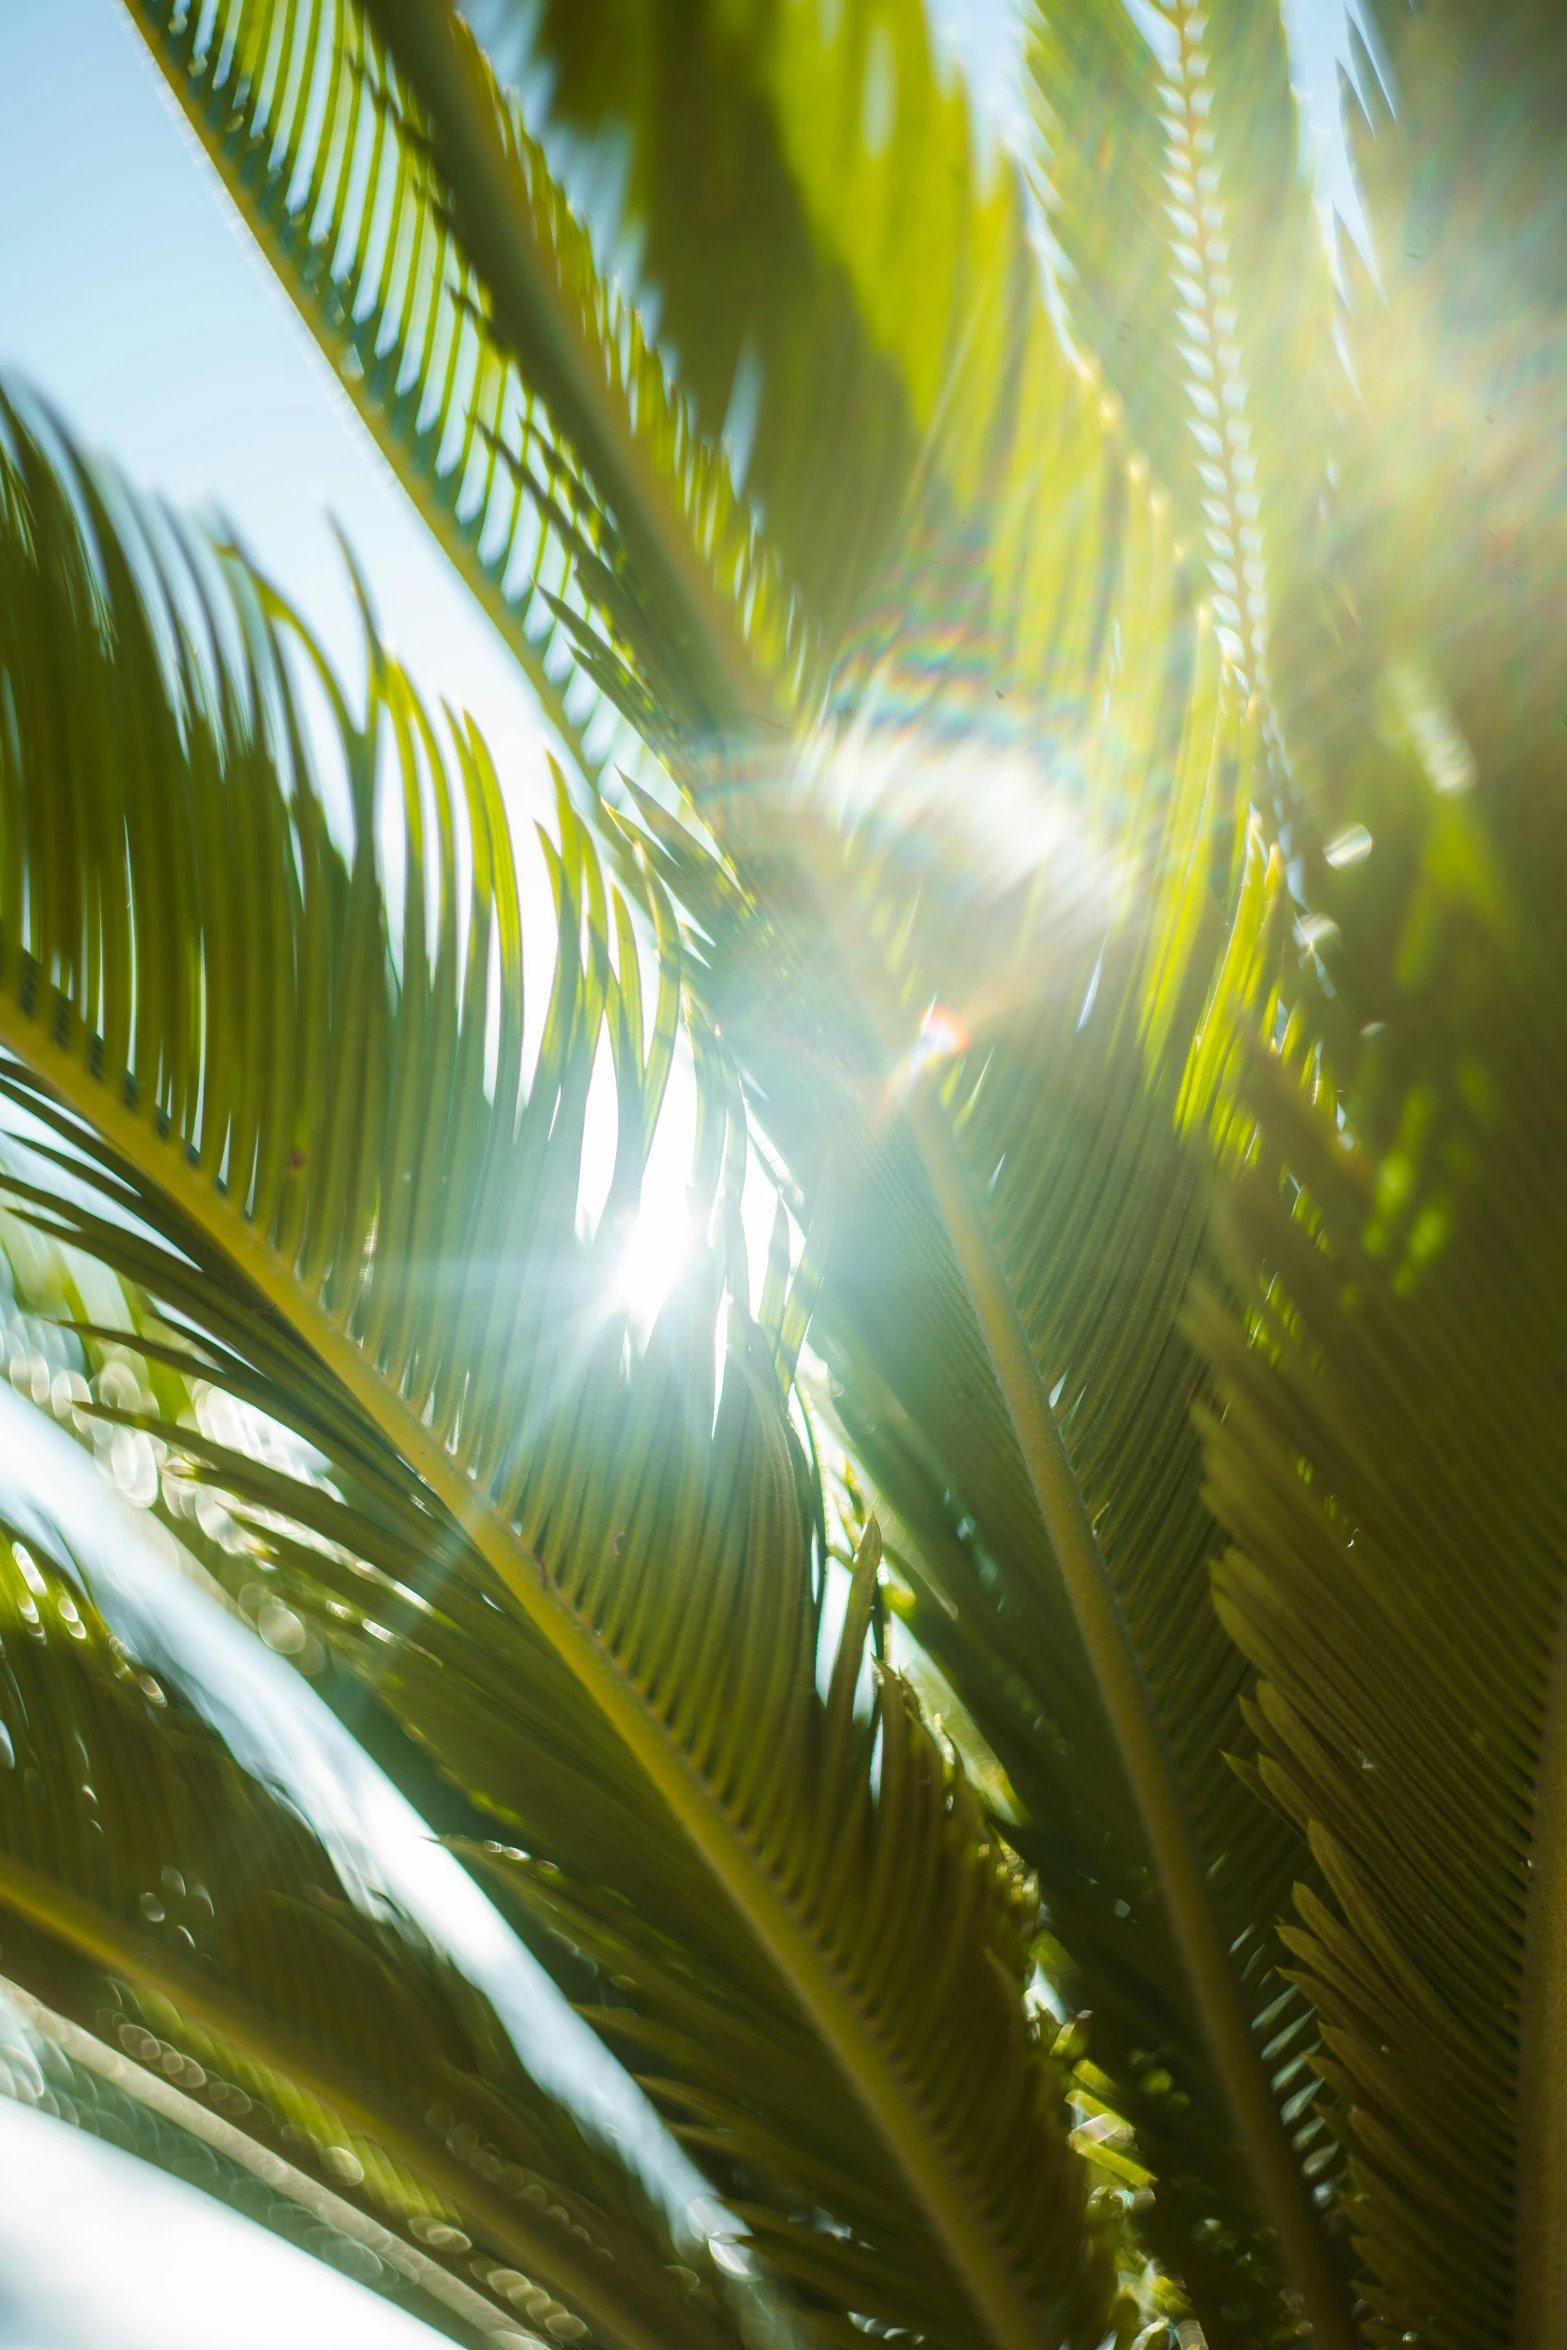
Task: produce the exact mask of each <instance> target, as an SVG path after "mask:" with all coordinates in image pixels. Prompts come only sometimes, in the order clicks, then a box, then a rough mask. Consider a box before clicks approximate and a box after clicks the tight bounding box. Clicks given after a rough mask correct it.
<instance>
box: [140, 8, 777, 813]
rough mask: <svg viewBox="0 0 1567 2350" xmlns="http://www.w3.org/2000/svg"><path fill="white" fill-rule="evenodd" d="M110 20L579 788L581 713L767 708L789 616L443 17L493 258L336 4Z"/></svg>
mask: <svg viewBox="0 0 1567 2350" xmlns="http://www.w3.org/2000/svg"><path fill="white" fill-rule="evenodd" d="M131 14H132V17H133V20H134V21H135V22H136V24H137V26H138V28H139V29H140V30H141V31H142V33H143V35H144V37H145V38H146V39H147V41H148V43H149V46H150V47H151V49H152V52H153V55H154V56H155V58H156V59H157V61H158V63H159V65H160V67H161V68H162V70H163V72H164V75H165V77H166V79H167V81H168V83H169V86H170V88H171V90H172V91H173V93H174V95H175V97H176V98H177V99H178V100H179V102H180V104H181V106H182V107H183V108H184V110H185V112H186V114H187V116H188V118H189V120H190V122H191V124H192V126H193V128H194V129H195V131H196V133H197V135H198V136H199V137H200V139H201V140H202V143H203V145H204V147H205V148H206V151H207V153H208V155H209V156H210V157H211V159H212V161H213V163H214V164H215V166H216V167H217V169H218V171H219V173H220V174H221V176H222V179H223V182H224V185H225V187H226V188H227V189H228V191H229V193H230V195H231V196H232V197H233V199H234V201H235V203H236V204H237V205H238V207H239V209H240V211H241V214H242V215H243V217H244V219H245V220H246V223H247V225H248V226H249V227H250V228H251V229H252V230H253V231H254V233H255V234H256V235H257V237H258V238H259V239H260V240H261V242H262V245H263V247H264V249H265V250H266V251H267V253H268V254H269V256H270V257H271V258H272V259H273V261H274V263H275V265H276V266H277V267H278V269H279V271H280V273H281V275H282V278H283V282H284V284H285V285H286V286H287V287H288V289H289V291H290V293H291V294H292V295H293V297H294V300H295V302H296V304H297V305H298V307H299V310H300V313H301V316H302V317H303V319H304V321H305V323H306V325H307V326H308V327H309V328H310V330H311V332H312V333H313V334H314V336H315V337H316V339H317V341H318V342H319V343H320V345H321V347H322V350H323V351H324V353H325V355H326V357H327V359H328V361H329V362H330V363H331V365H332V366H333V369H334V371H335V373H336V374H337V377H338V380H339V381H340V382H341V383H342V385H343V386H344V389H345V390H346V391H347V393H348V395H349V397H350V398H351V399H352V401H353V402H354V405H355V407H356V409H357V410H358V412H359V414H360V416H361V417H362V419H363V420H364V422H365V423H366V424H367V426H368V427H369V429H370V431H371V432H372V433H373V434H374V436H375V438H376V440H377V442H378V444H379V446H380V448H381V450H382V453H383V454H384V455H385V457H386V458H387V460H388V462H389V463H390V464H391V466H392V468H393V471H394V472H395V473H396V474H397V475H398V477H399V478H400V479H401V480H402V481H403V482H404V484H405V486H406V487H407V489H408V490H409V492H410V494H411V496H412V497H413V498H414V501H415V503H416V504H417V506H418V508H419V510H420V512H421V513H422V514H423V516H424V518H425V520H426V521H427V522H428V523H429V524H430V526H431V528H432V529H433V531H434V533H435V535H436V537H437V539H438V541H439V542H440V544H441V545H442V547H443V548H444V549H445V550H446V552H447V553H448V554H449V555H451V556H452V557H453V559H454V560H455V562H456V563H457V565H458V568H459V569H460V571H461V572H462V574H463V576H464V578H465V579H466V580H467V582H468V584H469V585H470V587H472V588H473V590H474V592H475V593H476V594H477V595H478V597H479V599H480V601H481V603H482V604H483V606H484V609H485V610H486V611H487V612H488V614H489V616H490V618H491V619H492V620H493V621H494V622H495V623H496V625H497V626H498V627H499V629H500V631H501V633H502V635H503V636H504V637H505V639H506V641H507V642H508V644H510V646H511V647H512V649H513V651H514V652H516V653H517V655H518V657H519V659H520V660H521V661H522V663H523V666H524V668H525V669H526V671H527V674H528V676H529V678H530V679H531V681H532V683H533V685H534V687H535V689H536V690H537V691H538V693H539V695H540V698H541V701H542V703H543V706H544V709H545V712H546V715H547V716H548V717H549V718H550V720H551V721H552V723H553V724H554V725H555V726H556V728H557V730H558V731H559V732H560V733H561V735H562V737H563V739H564V740H565V741H566V743H567V744H568V746H569V747H570V748H571V750H572V752H573V755H574V756H575V757H577V758H578V760H579V762H580V763H581V764H582V766H583V767H584V770H585V772H587V773H588V774H590V775H591V774H594V773H596V772H597V768H598V765H599V762H600V761H601V759H602V757H603V756H604V753H605V751H606V749H607V748H608V744H607V743H606V741H605V739H604V737H605V731H606V730H605V728H604V726H603V725H602V724H600V725H599V726H598V727H596V728H595V727H594V725H593V720H594V717H595V714H596V712H597V711H598V710H599V709H600V707H601V704H600V703H599V701H598V698H597V696H598V695H607V696H608V700H609V703H610V704H611V705H613V706H614V707H616V708H618V709H620V710H622V711H624V712H627V713H629V715H630V716H631V718H632V720H633V722H634V723H635V724H636V726H637V728H638V730H639V731H640V732H641V733H643V734H644V735H648V734H651V735H653V736H654V737H655V738H657V737H659V736H660V735H661V734H663V733H664V732H667V731H668V730H669V729H671V728H674V729H683V730H685V731H687V732H693V733H696V734H698V735H700V734H704V733H706V732H708V731H710V730H711V729H713V728H714V727H715V726H721V725H728V724H730V723H732V722H734V721H735V720H736V719H737V718H738V717H739V716H740V715H741V714H749V715H751V716H753V717H754V716H756V715H757V714H759V713H760V714H764V715H765V714H768V713H771V711H772V708H773V701H774V697H775V696H779V697H781V698H782V703H783V706H784V707H787V705H788V702H789V699H790V696H791V694H792V692H793V690H794V688H795V686H796V684H797V682H798V669H799V663H800V660H801V657H802V654H801V647H800V644H799V642H798V639H797V628H798V623H797V620H796V616H795V613H794V610H793V604H792V600H791V598H790V596H789V594H788V592H787V590H786V589H785V587H784V586H783V584H782V583H781V581H780V580H779V578H778V576H777V573H776V569H775V567H774V565H773V564H772V562H771V560H770V558H769V557H768V555H767V553H766V550H765V548H764V547H763V545H762V543H761V541H760V540H759V538H758V534H757V531H756V528H755V525H754V523H753V521H752V519H751V517H750V516H749V514H748V513H747V512H746V511H745V509H744V508H743V507H742V506H741V505H740V504H739V502H738V501H737V500H736V498H735V496H734V493H733V490H732V488H731V486H730V483H729V480H728V476H727V470H726V467H725V464H724V460H723V457H722V454H721V452H719V451H717V450H716V449H712V448H709V447H708V446H707V444H706V443H705V442H704V441H703V440H702V438H701V436H700V435H699V434H698V433H697V432H696V431H695V429H694V426H693V421H692V418H691V416H690V414H689V409H688V405H687V403H685V402H684V401H683V399H682V398H681V397H680V396H679V394H678V393H677V392H676V391H675V390H674V388H673V387H672V386H671V384H670V382H669V380H668V377H667V374H666V370H665V367H664V363H663V361H662V359H661V358H660V356H659V355H658V353H657V352H656V351H655V350H653V349H652V348H651V347H650V346H649V344H648V342H647V340H646V339H645V337H644V335H643V333H642V330H641V327H640V324H639V322H638V320H637V317H636V314H635V312H634V311H633V310H632V309H631V308H630V307H629V306H628V305H627V304H626V303H625V302H624V301H623V300H622V299H621V298H620V297H619V296H618V295H617V294H616V293H615V291H614V290H613V288H612V287H611V286H610V285H609V284H608V282H607V281H606V280H605V279H604V278H603V277H602V276H601V275H600V274H599V272H598V271H597V270H596V269H595V267H594V263H593V258H592V253H591V250H590V248H589V244H588V239H587V236H586V233H585V231H584V230H583V229H582V228H581V227H580V225H579V224H578V222H577V221H576V220H575V219H574V218H573V216H572V214H571V213H570V211H569V210H568V208H567V206H566V204H565V202H564V199H563V198H562V197H561V195H560V192H559V190H558V189H557V187H556V185H555V183H554V181H553V180H552V179H551V177H550V175H549V172H548V170H547V168H546V166H545V164H544V160H543V157H542V155H541V153H540V151H539V149H538V146H537V144H536V142H535V141H534V140H532V139H531V138H530V137H529V135H528V133H527V131H526V129H525V128H524V125H523V122H522V118H521V113H520V110H519V108H518V106H517V104H516V102H515V100H514V99H512V98H509V97H508V96H507V95H506V94H505V93H503V92H502V91H500V90H499V89H498V88H497V87H496V85H495V83H494V82H493V80H492V78H491V77H490V76H489V73H488V70H487V68H486V66H485V64H484V61H483V59H482V57H481V56H480V54H479V52H478V51H477V49H476V48H475V47H474V45H473V43H472V40H471V38H470V37H469V36H468V35H467V33H466V31H465V30H464V29H463V28H462V27H461V26H460V25H458V24H457V23H456V21H455V20H453V21H452V22H451V23H447V22H446V21H445V20H444V19H443V20H442V22H441V25H440V27H439V31H440V45H441V53H442V56H443V58H444V59H445V61H446V64H447V67H448V69H449V71H450V74H451V76H452V77H453V87H454V89H455V90H456V91H458V92H459V93H460V102H461V104H462V106H463V107H464V109H466V110H471V113H472V117H473V119H472V121H471V122H469V121H468V116H467V113H465V115H464V122H465V124H466V126H467V129H468V131H469V132H470V133H471V136H472V139H473V142H474V152H475V154H480V153H482V155H483V157H484V159H485V169H486V171H487V173H488V175H489V177H488V178H487V181H486V191H487V202H486V206H485V207H484V208H483V209H482V211H481V215H480V218H481V223H482V224H490V223H492V222H493V224H494V230H493V232H491V231H490V230H489V229H488V228H487V227H486V229H485V234H488V233H496V234H499V233H500V232H501V230H502V228H503V229H504V235H503V247H504V249H503V250H501V251H499V252H496V253H492V252H491V251H490V247H489V244H488V243H487V242H485V241H484V237H483V235H481V244H480V247H479V248H478V249H477V250H476V251H473V252H470V251H469V249H468V247H467V245H466V244H465V243H464V242H463V241H462V235H461V233H460V232H459V228H458V226H457V225H456V224H455V223H454V219H453V213H452V197H451V195H450V193H449V191H448V189H447V186H446V183H445V181H444V180H443V179H442V178H441V177H440V176H439V173H438V169H437V165H436V163H435V161H434V159H433V158H432V152H431V146H430V131H429V125H428V124H427V122H426V120H425V118H424V115H423V114H422V112H421V111H420V108H419V107H418V105H417V103H416V102H415V101H414V100H413V99H411V98H410V97H409V95H408V93H407V91H406V90H405V88H404V85H403V83H402V82H401V81H400V79H399V77H398V74H397V73H396V71H395V70H394V68H393V66H392V65H391V63H390V62H389V60H388V56H387V52H386V50H385V47H384V46H383V43H382V41H381V40H380V38H379V37H378V35H377V32H376V30H375V27H374V23H373V20H372V18H371V17H370V16H369V15H368V14H367V12H366V10H365V9H364V8H362V7H361V6H360V5H359V4H358V0H326V4H325V5H323V4H322V0H224V4H223V6H222V7H220V8H219V10H218V11H217V12H216V14H215V15H214V14H213V13H212V12H210V11H206V10H195V11H192V10H189V9H186V8H184V7H182V6H178V5H176V4H175V0H133V5H132V7H131ZM491 181H493V182H494V185H493V186H492V185H491V184H490V183H491ZM481 271H482V274H481ZM574 665H575V667H576V669H577V670H578V671H580V673H581V679H582V680H583V681H586V685H587V690H586V691H585V690H584V687H583V685H582V684H580V683H579V684H578V685H577V687H576V688H575V689H574V690H573V689H572V687H571V680H572V671H573V666H574ZM593 689H597V692H596V693H595V691H594V690H593ZM590 738H591V739H590Z"/></svg>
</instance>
